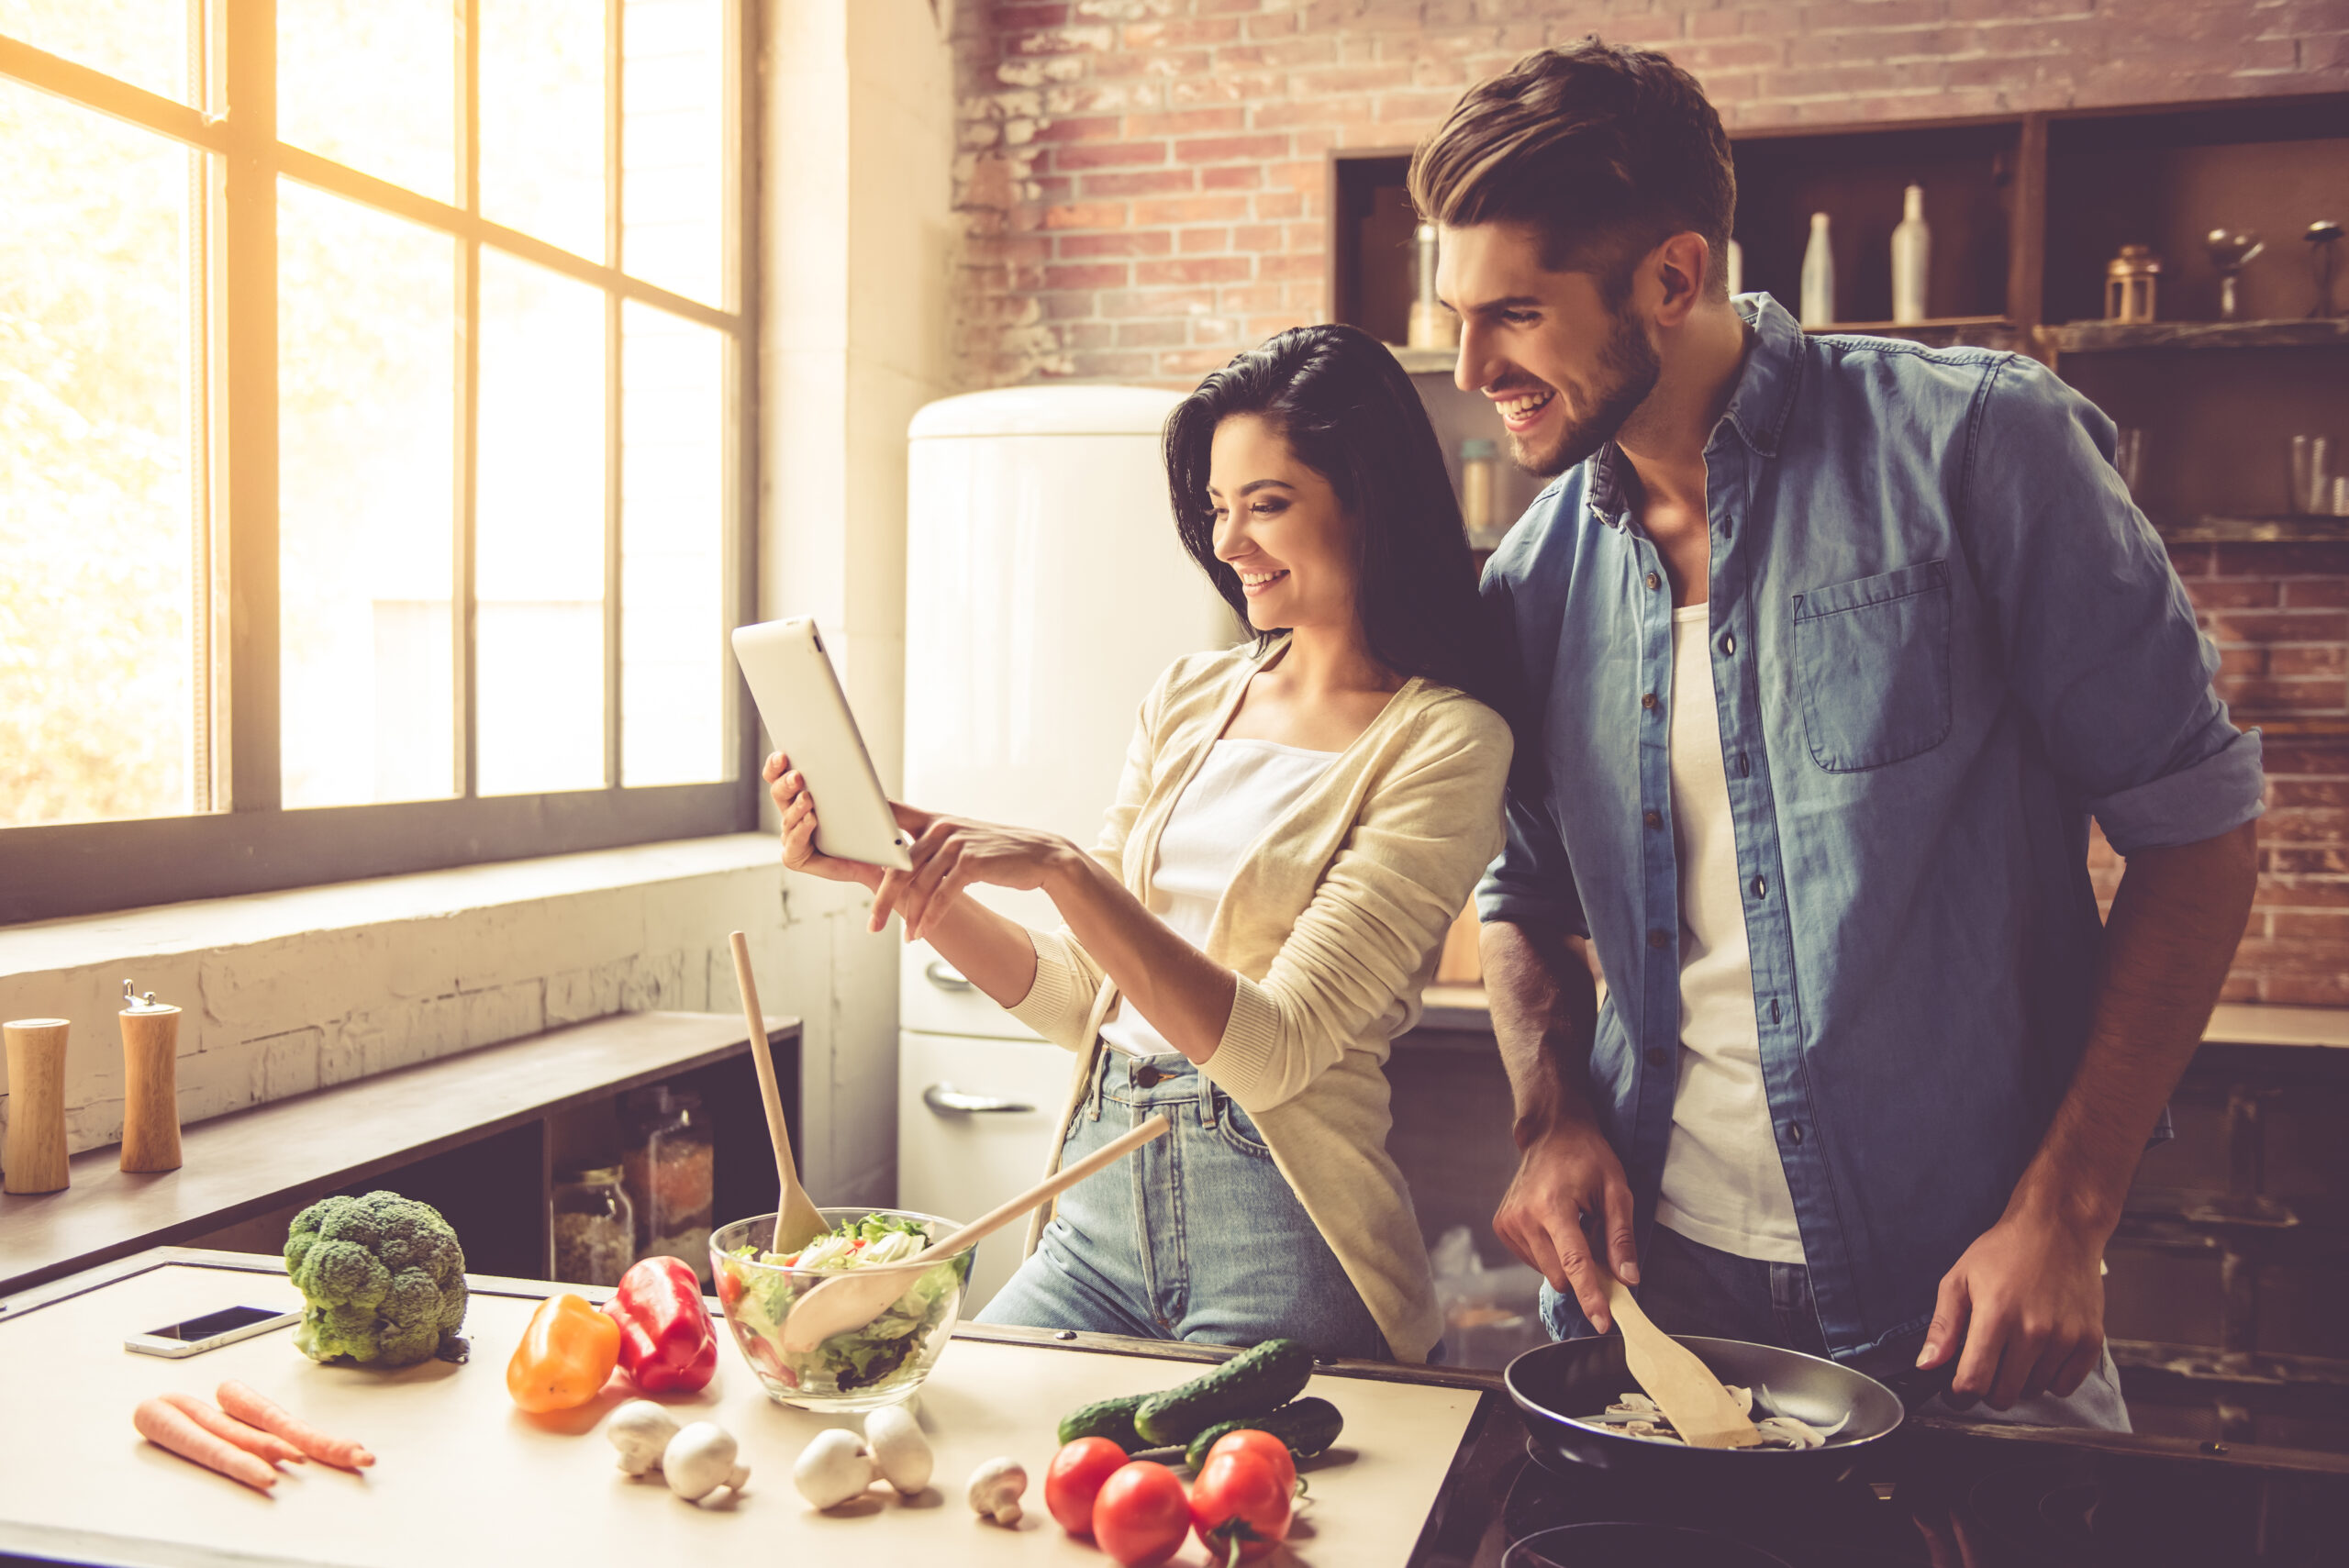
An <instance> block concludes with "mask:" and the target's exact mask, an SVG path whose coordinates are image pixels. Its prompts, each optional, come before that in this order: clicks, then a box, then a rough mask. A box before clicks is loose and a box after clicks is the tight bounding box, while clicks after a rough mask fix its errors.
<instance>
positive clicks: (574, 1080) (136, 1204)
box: [0, 1013, 799, 1291]
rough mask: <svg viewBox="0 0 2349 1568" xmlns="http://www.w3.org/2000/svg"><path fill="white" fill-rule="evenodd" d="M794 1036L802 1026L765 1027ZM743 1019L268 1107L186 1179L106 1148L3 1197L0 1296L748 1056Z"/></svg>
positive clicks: (619, 1021) (513, 1050)
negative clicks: (132, 1163)
mask: <svg viewBox="0 0 2349 1568" xmlns="http://www.w3.org/2000/svg"><path fill="white" fill-rule="evenodd" d="M767 1030H768V1038H769V1039H770V1040H785V1039H793V1040H796V1038H797V1036H798V1033H799V1020H798V1019H796V1018H769V1019H768V1020H767ZM749 1050H750V1031H749V1030H748V1029H746V1028H745V1027H744V1023H743V1019H742V1018H741V1016H740V1014H734V1015H731V1016H729V1015H726V1014H719V1013H619V1014H616V1015H614V1016H612V1017H610V1018H597V1019H596V1020H595V1021H593V1022H591V1023H584V1024H573V1025H572V1026H571V1027H569V1028H567V1029H550V1030H548V1031H547V1032H545V1033H544V1034H536V1035H531V1036H529V1038H527V1039H524V1040H509V1041H507V1043H505V1044H503V1045H487V1046H483V1047H481V1048H480V1049H479V1050H475V1051H462V1052H461V1053H459V1054H457V1055H455V1056H444V1057H440V1058H439V1059H437V1060H435V1061H431V1062H423V1063H420V1064H419V1065H417V1066H414V1067H408V1068H404V1069H402V1070H400V1071H398V1072H395V1073H380V1074H378V1075H376V1076H374V1077H371V1078H361V1079H357V1080H354V1081H353V1082H351V1083H348V1084H337V1085H336V1086H334V1087H333V1088H329V1089H320V1090H317V1091H316V1092H315V1093H312V1094H307V1095H295V1096H294V1097H293V1098H291V1099H284V1100H273V1101H272V1102H270V1103H269V1104H267V1105H262V1106H254V1107H253V1108H252V1109H250V1110H245V1111H239V1112H236V1113H235V1114H233V1115H230V1116H224V1117H216V1118H212V1119H211V1120H209V1121H203V1122H197V1123H195V1124H194V1125H193V1126H190V1127H188V1128H186V1129H184V1131H183V1133H182V1139H181V1142H182V1152H183V1155H184V1163H183V1164H182V1165H181V1166H180V1168H179V1169H178V1170H176V1171H164V1172H160V1173H149V1174H129V1173H125V1172H124V1171H122V1170H121V1169H120V1159H121V1152H120V1150H119V1149H118V1148H117V1147H116V1146H114V1145H108V1146H106V1147H105V1148H102V1149H91V1150H86V1151H83V1152H82V1153H80V1154H77V1155H75V1156H74V1157H73V1161H72V1185H71V1186H69V1187H67V1188H65V1189H64V1190H63V1191H61V1192H54V1193H43V1194H40V1195H36V1196H25V1195H5V1196H0V1291H15V1290H18V1289H21V1288H23V1287H25V1286H27V1285H31V1284H39V1283H40V1282H41V1281H44V1280H50V1279H55V1278H57V1277H59V1276H60V1275H62V1274H67V1273H72V1272H73V1271H75V1270H77V1269H85V1268H89V1267H91V1266H92V1265H94V1264H96V1263H100V1262H107V1261H109V1260H112V1259H115V1258H120V1257H125V1256H128V1254H130V1253H132V1252H136V1251H141V1250H142V1249H145V1248H148V1247H154V1246H161V1245H165V1244H168V1243H173V1242H177V1241H183V1240H187V1239H189V1238H191V1237H195V1236H202V1235H205V1234H206V1233H208V1232H211V1231H214V1230H217V1229H220V1228H221V1227H223V1226H227V1225H229V1224H233V1223H234V1222H236V1221H238V1220H239V1219H244V1218H250V1217H251V1216H254V1215H258V1214H262V1213H265V1212H267V1211H269V1210H271V1209H273V1208H279V1207H284V1206H285V1205H287V1204H291V1203H298V1202H304V1201H308V1200H310V1199H314V1198H317V1197H320V1196H323V1195H326V1194H328V1193H330V1192H334V1191H336V1190H338V1189H339V1188H341V1187H344V1186H348V1185H350V1184H353V1183H356V1182H362V1181H365V1180H368V1179H369V1178H371V1177H373V1176H375V1175H378V1174H380V1173H384V1172H386V1171H390V1170H395V1169H396V1168H398V1167H400V1166H402V1165H406V1164H408V1163H410V1162H414V1161H417V1160H420V1159H423V1158H425V1157H427V1156H429V1155H433V1154H437V1153H440V1152H441V1151H446V1150H451V1149H455V1148H458V1147H461V1146H463V1145H466V1144H469V1143H473V1142H477V1141H479V1140H483V1139H486V1138H489V1137H491V1136H493V1135H495V1134H496V1133H499V1132H503V1131H506V1130H507V1129H511V1128H515V1127H518V1126H520V1125H522V1124H523V1123H525V1122H529V1121H535V1120H541V1119H543V1118H547V1117H549V1116H551V1115H553V1114H554V1113H556V1112H558V1111H562V1110H565V1109H568V1108H570V1107H573V1106H581V1105H585V1104H587V1103H589V1102H592V1101H595V1100H599V1099H607V1098H609V1097H610V1096H612V1095H618V1094H620V1093H622V1092H624V1091H626V1090H629V1089H633V1088H638V1087H640V1086H641V1085H643V1084H651V1083H657V1082H659V1081H660V1080H662V1079H664V1078H670V1077H674V1076H675V1075H677V1074H679V1073H686V1072H690V1071H692V1070H694V1069H696V1068H699V1067H706V1066H709V1065H711V1064H713V1063H716V1062H725V1061H729V1060H730V1059H732V1058H734V1057H737V1056H740V1055H743V1054H745V1053H747V1052H748V1051H749Z"/></svg>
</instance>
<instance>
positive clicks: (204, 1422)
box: [156, 1394, 310, 1464]
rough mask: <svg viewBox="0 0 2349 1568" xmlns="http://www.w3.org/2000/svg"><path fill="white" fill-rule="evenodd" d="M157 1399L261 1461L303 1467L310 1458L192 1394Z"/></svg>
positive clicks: (274, 1434)
mask: <svg viewBox="0 0 2349 1568" xmlns="http://www.w3.org/2000/svg"><path fill="white" fill-rule="evenodd" d="M156 1397H158V1398H160V1399H161V1400H162V1402H163V1403H164V1404H166V1405H169V1406H171V1407H173V1408H174V1409H176V1410H177V1411H179V1413H180V1414H181V1415H183V1416H185V1417H186V1418H188V1419H189V1420H191V1421H194V1422H195V1424H196V1425H197V1426H199V1427H202V1428H203V1429H205V1430H206V1431H207V1432H210V1433H211V1434H212V1435H213V1436H214V1437H216V1438H226V1439H228V1440H229V1441H230V1442H232V1443H235V1444H236V1445H237V1446H238V1447H239V1448H240V1449H243V1450H244V1451H246V1452H247V1453H250V1454H253V1455H255V1456H257V1457H258V1458H261V1459H265V1460H271V1461H281V1460H282V1461H284V1462H286V1463H288V1464H302V1463H306V1462H308V1460H309V1457H310V1456H309V1455H308V1454H306V1453H304V1452H303V1451H301V1450H300V1449H298V1448H295V1446H294V1445H293V1444H292V1443H290V1442H287V1441H286V1440H284V1438H281V1437H279V1436H278V1435H277V1434H276V1433H274V1432H264V1431H262V1429H260V1428H259V1427H249V1426H247V1425H245V1423H244V1422H242V1421H239V1419H237V1418H236V1417H234V1416H231V1415H228V1414H227V1413H226V1412H225V1411H220V1410H216V1409H214V1408H213V1407H211V1406H209V1405H206V1403H205V1402H204V1401H203V1400H201V1399H198V1398H197V1397H196V1396H195V1395H193V1394H162V1395H158V1396H156Z"/></svg>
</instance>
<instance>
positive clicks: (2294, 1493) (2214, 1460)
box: [1411, 1395, 2349, 1568]
mask: <svg viewBox="0 0 2349 1568" xmlns="http://www.w3.org/2000/svg"><path fill="white" fill-rule="evenodd" d="M1602 1524H1615V1525H1618V1526H1621V1527H1636V1528H1619V1529H1613V1530H1599V1529H1590V1528H1583V1529H1578V1530H1573V1531H1571V1532H1569V1533H1565V1534H1545V1533H1544V1532H1554V1531H1560V1530H1564V1529H1567V1528H1568V1527H1592V1526H1598V1525H1602ZM1537 1538H1538V1539H1537ZM1411 1562H1412V1568H1552V1565H1553V1564H1554V1565H1555V1568H1583V1565H1585V1564H1589V1563H1597V1564H1605V1565H1607V1568H1684V1565H1685V1568H1711V1565H1712V1564H1714V1563H1719V1564H1721V1565H1722V1568H1730V1565H1731V1564H1750V1565H1751V1568H1768V1565H1769V1564H1770V1563H1772V1562H1779V1563H1783V1564H1785V1565H1786V1568H1909V1565H1910V1564H1915V1565H1917V1568H2121V1565H2123V1564H2126V1565H2127V1568H2171V1565H2172V1564H2176V1565H2177V1568H2349V1457H2344V1456H2335V1455H2307V1454H2291V1453H2288V1452H2285V1451H2277V1450H2246V1449H2237V1450H2233V1451H2230V1450H2228V1449H2226V1448H2223V1447H2221V1446H2220V1445H2216V1444H2210V1445H2202V1446H2200V1447H2197V1446H2196V1445H2193V1444H2190V1443H2185V1442H2180V1441H2176V1440H2152V1439H2108V1438H2103V1437H2100V1436H2099V1435H2096V1434H2087V1433H2076V1434H2068V1435H2066V1434H2053V1433H2047V1432H2032V1433H2018V1432H2014V1431H2011V1430H2008V1431H2001V1430H1998V1429H1981V1428H1976V1427H1970V1426H1966V1425H1965V1424H1962V1423H1957V1422H1951V1421H1916V1420H1912V1421H1911V1422H1909V1424H1908V1425H1907V1426H1906V1427H1904V1428H1903V1429H1901V1430H1900V1431H1898V1432H1897V1433H1895V1434H1893V1436H1892V1437H1891V1438H1889V1439H1887V1440H1884V1441H1883V1442H1880V1443H1876V1444H1873V1445H1871V1447H1870V1449H1869V1451H1868V1452H1867V1454H1866V1462H1865V1464H1863V1465H1862V1466H1861V1467H1860V1468H1859V1469H1858V1470H1857V1471H1856V1472H1855V1473H1854V1474H1852V1475H1850V1476H1847V1477H1845V1478H1844V1479H1842V1480H1840V1481H1833V1482H1829V1481H1825V1480H1820V1481H1817V1482H1814V1483H1811V1484H1808V1485H1782V1486H1779V1487H1776V1488H1774V1489H1771V1490H1766V1491H1762V1490H1757V1491H1756V1492H1754V1493H1753V1494H1751V1495H1743V1496H1728V1495H1723V1494H1720V1493H1719V1492H1713V1493H1706V1492H1703V1491H1699V1490H1698V1489H1696V1488H1690V1487H1678V1486H1674V1487H1660V1486H1653V1485H1632V1484H1627V1483H1626V1482H1625V1481H1624V1480H1622V1479H1621V1478H1620V1476H1619V1475H1614V1474H1609V1473H1606V1472H1602V1471H1594V1470H1590V1469H1587V1468H1586V1467H1584V1466H1582V1465H1580V1464H1577V1463H1576V1462H1574V1461H1573V1460H1570V1459H1568V1458H1565V1457H1564V1456H1563V1455H1558V1454H1553V1453H1551V1452H1549V1451H1544V1450H1541V1449H1539V1448H1537V1447H1535V1446H1533V1445H1531V1444H1530V1443H1529V1442H1528V1440H1527V1438H1526V1435H1525V1429H1524V1427H1523V1425H1522V1424H1521V1423H1520V1421H1519V1419H1518V1417H1517V1412H1516V1410H1515V1409H1514V1408H1513V1407H1510V1405H1509V1404H1508V1400H1507V1397H1506V1396H1502V1395H1488V1396H1486V1400H1485V1402H1484V1404H1483V1405H1482V1406H1481V1407H1480V1408H1479V1411H1478V1415H1477V1425H1476V1426H1475V1428H1474V1429H1472V1432H1471V1435H1470V1437H1469V1440H1467V1441H1466V1442H1464V1444H1463V1446H1462V1449H1461V1451H1460V1455H1459V1458H1458V1460H1457V1461H1456V1462H1455V1464H1454V1466H1453V1473H1452V1475H1451V1477H1450V1479H1449V1480H1448V1482H1447V1483H1446V1485H1445V1488H1444V1493H1443V1496H1442V1501H1441V1503H1440V1504H1439V1507H1438V1510H1437V1512H1436V1514H1435V1515H1434V1516H1433V1517H1432V1518H1431V1520H1430V1522H1429V1526H1428V1529H1427V1531H1426V1533H1425V1534H1424V1535H1423V1536H1422V1537H1421V1539H1420V1540H1419V1548H1418V1550H1417V1551H1415V1552H1414V1554H1413V1556H1412V1559H1411Z"/></svg>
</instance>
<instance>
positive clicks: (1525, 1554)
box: [1501, 1523, 1787, 1568]
mask: <svg viewBox="0 0 2349 1568" xmlns="http://www.w3.org/2000/svg"><path fill="white" fill-rule="evenodd" d="M1629 1562H1635V1563H1638V1564H1639V1565H1640V1568H1787V1561H1786V1559H1784V1558H1782V1557H1773V1556H1771V1555H1770V1554H1769V1553H1768V1552H1766V1551H1763V1550H1761V1549H1760V1548H1759V1547H1753V1546H1748V1545H1746V1544H1744V1543H1743V1542H1742V1541H1737V1540H1731V1539H1730V1538H1729V1537H1727V1536H1722V1535H1713V1534H1710V1533H1709V1532H1708V1531H1705V1530H1699V1529H1679V1528H1678V1527H1676V1526H1673V1525H1643V1524H1621V1523H1607V1524H1590V1525H1565V1526H1564V1527H1562V1528H1560V1529H1545V1530H1543V1531H1542V1532H1541V1533H1540V1534H1538V1535H1529V1536H1527V1537H1526V1538H1525V1539H1524V1540H1520V1541H1519V1542H1518V1543H1517V1544H1516V1545H1514V1546H1512V1547H1510V1548H1509V1549H1508V1555H1507V1556H1505V1557H1503V1558H1502V1559H1501V1568H1622V1565H1623V1564H1625V1563H1629Z"/></svg>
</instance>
